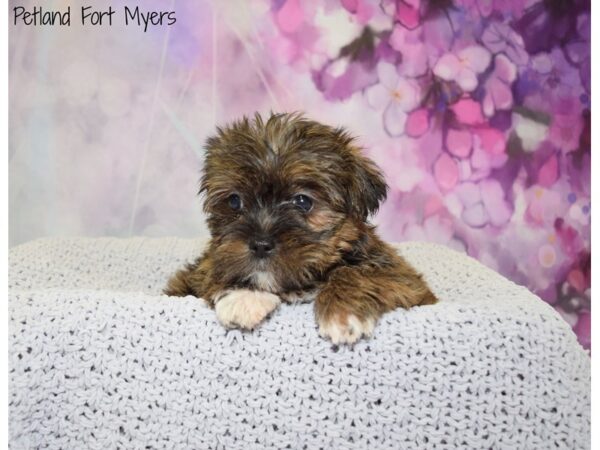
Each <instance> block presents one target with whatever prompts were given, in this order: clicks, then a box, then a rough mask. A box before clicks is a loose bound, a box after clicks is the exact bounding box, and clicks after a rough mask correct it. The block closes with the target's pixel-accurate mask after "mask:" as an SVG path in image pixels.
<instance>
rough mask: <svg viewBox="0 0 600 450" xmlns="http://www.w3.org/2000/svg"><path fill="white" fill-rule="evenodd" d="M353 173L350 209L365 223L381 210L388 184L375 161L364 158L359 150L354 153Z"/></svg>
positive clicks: (349, 197) (349, 198)
mask: <svg viewBox="0 0 600 450" xmlns="http://www.w3.org/2000/svg"><path fill="white" fill-rule="evenodd" d="M352 169H353V170H352V171H351V173H350V174H349V175H350V177H351V182H350V188H349V192H348V194H349V196H348V200H349V201H350V205H349V206H350V208H351V211H353V212H354V213H355V214H356V215H357V217H360V218H361V219H362V220H363V221H364V220H366V219H367V217H368V216H369V214H374V213H376V212H377V210H378V209H379V204H380V203H381V202H382V201H383V200H385V198H386V197H387V188H388V186H387V184H386V183H385V179H384V178H383V175H382V173H381V171H380V170H379V168H378V167H377V166H376V165H375V163H374V162H373V161H371V160H370V159H368V158H366V157H364V156H362V155H361V154H360V152H359V150H358V149H353V151H352Z"/></svg>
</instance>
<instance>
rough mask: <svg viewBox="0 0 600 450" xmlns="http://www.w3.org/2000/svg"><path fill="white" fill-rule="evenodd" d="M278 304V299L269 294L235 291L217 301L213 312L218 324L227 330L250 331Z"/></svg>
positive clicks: (279, 301) (242, 290) (246, 290)
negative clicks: (237, 328) (238, 328)
mask: <svg viewBox="0 0 600 450" xmlns="http://www.w3.org/2000/svg"><path fill="white" fill-rule="evenodd" d="M280 303H281V300H280V299H279V297H278V296H276V295H275V294H271V293H269V292H262V291H251V290H248V289H236V290H234V291H230V292H227V293H226V294H225V295H223V296H222V297H221V298H220V299H219V300H218V301H217V303H216V305H215V312H216V313H217V319H219V322H221V324H222V325H223V326H225V327H227V328H235V327H240V328H244V329H246V330H252V329H253V328H255V327H256V326H257V325H258V324H259V323H261V322H262V321H263V319H264V318H265V317H267V316H268V315H269V313H271V312H272V311H273V310H274V309H275V308H277V306H279V304H280Z"/></svg>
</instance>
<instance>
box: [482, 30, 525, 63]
mask: <svg viewBox="0 0 600 450" xmlns="http://www.w3.org/2000/svg"><path fill="white" fill-rule="evenodd" d="M481 41H482V42H483V45H485V46H486V47H487V49H488V50H489V51H491V52H492V53H504V54H505V55H506V56H507V57H508V59H510V60H511V61H512V62H513V63H515V64H516V65H518V66H523V65H525V64H527V62H528V61H529V54H528V53H527V51H526V50H525V44H524V43H523V38H522V37H521V35H520V34H519V33H517V32H516V31H515V30H513V29H512V28H511V27H510V26H509V25H508V24H507V23H504V22H492V23H490V25H489V26H488V27H487V28H486V29H485V31H484V32H483V35H482V36H481Z"/></svg>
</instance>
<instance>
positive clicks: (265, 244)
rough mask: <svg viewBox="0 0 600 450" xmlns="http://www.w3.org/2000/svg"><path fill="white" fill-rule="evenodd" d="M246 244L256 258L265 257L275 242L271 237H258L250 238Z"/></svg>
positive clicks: (271, 250)
mask: <svg viewBox="0 0 600 450" xmlns="http://www.w3.org/2000/svg"><path fill="white" fill-rule="evenodd" d="M248 246H249V247H250V250H251V251H252V253H254V255H255V256H257V257H258V258H266V257H267V256H269V254H271V253H272V252H273V249H274V248H275V242H274V241H273V239H270V238H264V237H261V238H259V239H252V240H251V241H250V244H248Z"/></svg>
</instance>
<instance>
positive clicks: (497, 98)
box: [483, 54, 517, 117]
mask: <svg viewBox="0 0 600 450" xmlns="http://www.w3.org/2000/svg"><path fill="white" fill-rule="evenodd" d="M516 79H517V67H516V66H515V65H514V64H513V63H512V62H510V60H509V59H508V58H507V57H506V56H504V55H502V54H500V55H496V57H495V58H494V71H493V72H492V73H491V74H490V76H489V78H488V79H487V80H486V82H485V91H486V92H485V97H484V99H483V112H484V113H485V115H486V116H488V117H490V116H493V115H494V113H495V112H496V110H499V109H503V110H507V109H510V108H512V105H513V96H512V90H511V85H512V83H513V81H515V80H516Z"/></svg>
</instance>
